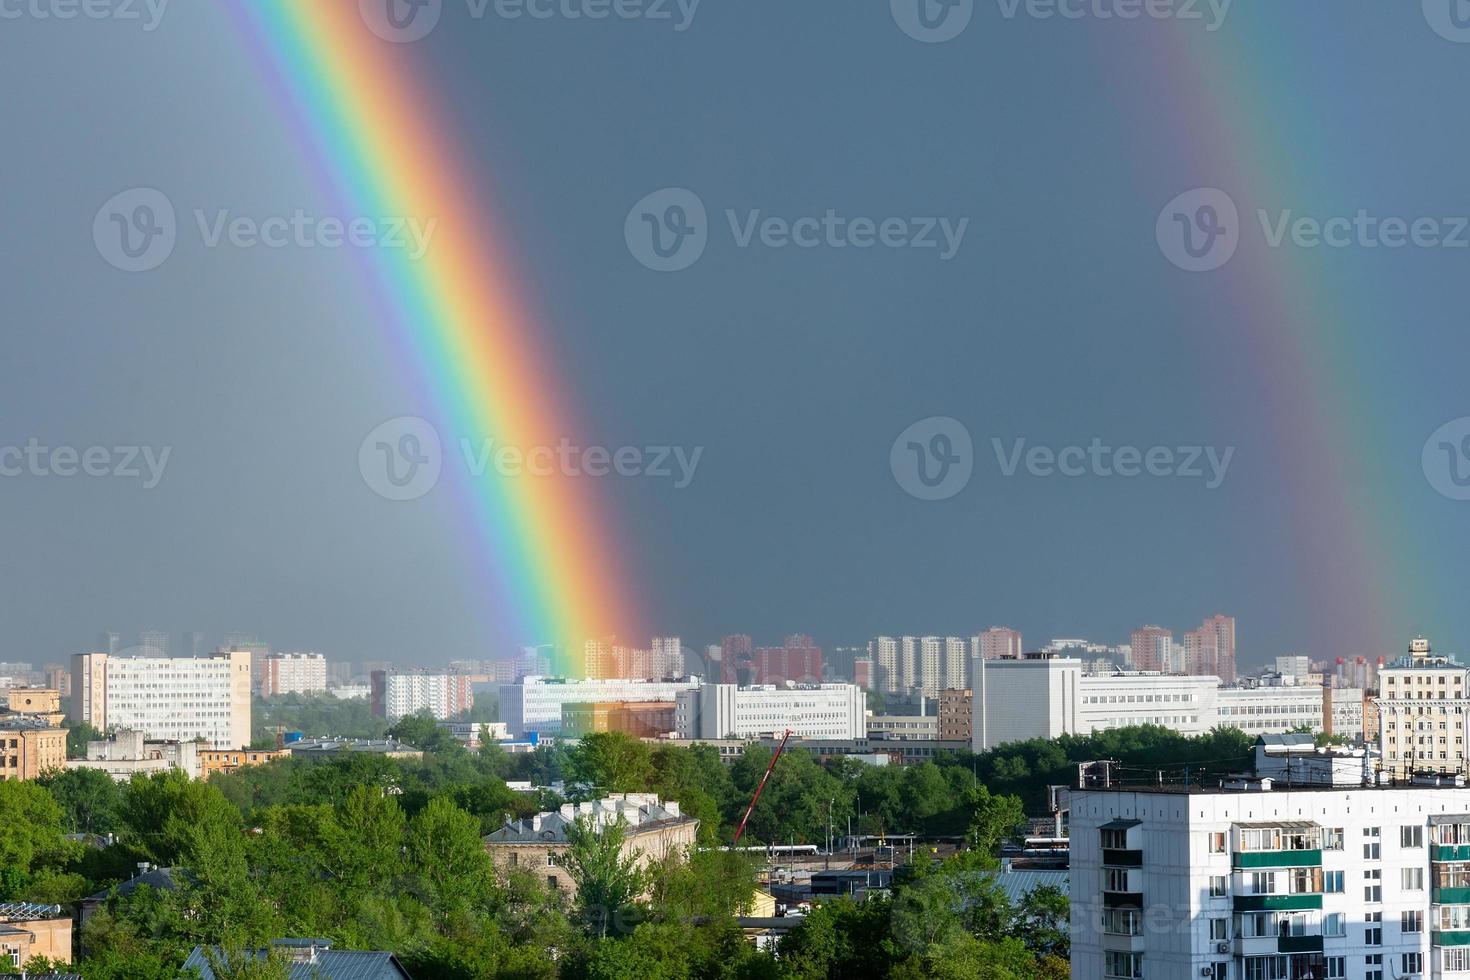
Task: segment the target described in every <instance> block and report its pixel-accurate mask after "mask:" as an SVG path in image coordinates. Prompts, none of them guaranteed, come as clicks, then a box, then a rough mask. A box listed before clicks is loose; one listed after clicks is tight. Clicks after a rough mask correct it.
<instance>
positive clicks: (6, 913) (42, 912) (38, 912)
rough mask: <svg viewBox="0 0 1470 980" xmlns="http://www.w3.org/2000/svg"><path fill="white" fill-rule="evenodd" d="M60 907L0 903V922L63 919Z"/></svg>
mask: <svg viewBox="0 0 1470 980" xmlns="http://www.w3.org/2000/svg"><path fill="white" fill-rule="evenodd" d="M63 917H64V916H63V913H62V911H61V906H60V905H37V904H36V903H34V902H0V922H34V921H36V920H38V919H60V918H63Z"/></svg>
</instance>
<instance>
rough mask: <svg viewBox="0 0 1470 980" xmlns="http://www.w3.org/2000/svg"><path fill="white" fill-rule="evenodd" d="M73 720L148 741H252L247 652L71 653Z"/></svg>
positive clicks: (236, 744)
mask: <svg viewBox="0 0 1470 980" xmlns="http://www.w3.org/2000/svg"><path fill="white" fill-rule="evenodd" d="M70 716H71V719H72V720H73V721H85V722H87V723H89V724H91V725H92V726H94V727H95V728H97V729H99V730H101V731H110V730H112V729H127V730H129V731H134V732H139V733H141V734H142V735H143V737H144V738H146V739H148V740H150V741H174V742H192V741H194V740H196V739H203V740H204V741H206V742H208V743H209V746H210V748H215V749H239V748H244V747H245V746H247V745H249V744H250V654H249V653H246V652H243V651H241V652H232V653H216V654H213V655H212V656H208V657H153V656H148V657H121V656H115V655H111V654H106V653H79V654H77V655H76V656H74V657H72V701H71V714H70Z"/></svg>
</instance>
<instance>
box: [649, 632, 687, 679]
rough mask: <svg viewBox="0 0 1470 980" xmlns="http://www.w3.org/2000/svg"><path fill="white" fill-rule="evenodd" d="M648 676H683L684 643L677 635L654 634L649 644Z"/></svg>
mask: <svg viewBox="0 0 1470 980" xmlns="http://www.w3.org/2000/svg"><path fill="white" fill-rule="evenodd" d="M649 653H650V655H651V656H650V661H651V662H650V664H649V666H650V667H651V668H652V669H651V670H650V672H649V674H648V676H649V677H683V676H684V673H685V671H684V644H683V642H682V641H681V640H680V639H679V637H677V636H655V637H654V638H653V642H652V643H650V644H649Z"/></svg>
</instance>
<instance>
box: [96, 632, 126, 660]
mask: <svg viewBox="0 0 1470 980" xmlns="http://www.w3.org/2000/svg"><path fill="white" fill-rule="evenodd" d="M97 649H98V650H100V651H101V652H103V653H106V654H109V655H111V654H114V653H117V651H118V650H120V649H122V634H120V633H99V634H98V635H97Z"/></svg>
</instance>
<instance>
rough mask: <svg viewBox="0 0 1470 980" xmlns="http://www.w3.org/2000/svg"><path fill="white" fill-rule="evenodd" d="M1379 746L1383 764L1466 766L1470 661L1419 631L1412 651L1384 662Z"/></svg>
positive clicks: (1399, 769)
mask: <svg viewBox="0 0 1470 980" xmlns="http://www.w3.org/2000/svg"><path fill="white" fill-rule="evenodd" d="M1378 684H1379V687H1378V691H1379V696H1378V698H1377V699H1376V703H1377V705H1378V746H1379V751H1380V753H1381V754H1382V756H1383V766H1384V769H1385V770H1386V771H1387V772H1389V773H1391V774H1393V775H1397V776H1407V775H1409V774H1410V773H1411V772H1412V771H1415V770H1420V771H1425V770H1429V771H1444V772H1464V771H1465V769H1466V765H1467V756H1466V744H1467V742H1466V739H1467V738H1470V667H1466V666H1464V665H1463V664H1461V663H1459V662H1458V661H1457V660H1455V659H1454V658H1453V657H1447V656H1444V655H1441V654H1436V653H1434V652H1433V651H1432V650H1431V649H1430V646H1429V641H1428V640H1426V639H1424V637H1422V636H1421V637H1416V638H1415V639H1414V641H1413V642H1412V643H1410V644H1409V652H1408V654H1407V655H1406V656H1403V657H1400V658H1399V659H1397V660H1395V661H1393V662H1392V663H1390V664H1386V665H1385V666H1383V667H1381V668H1379V671H1378Z"/></svg>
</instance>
